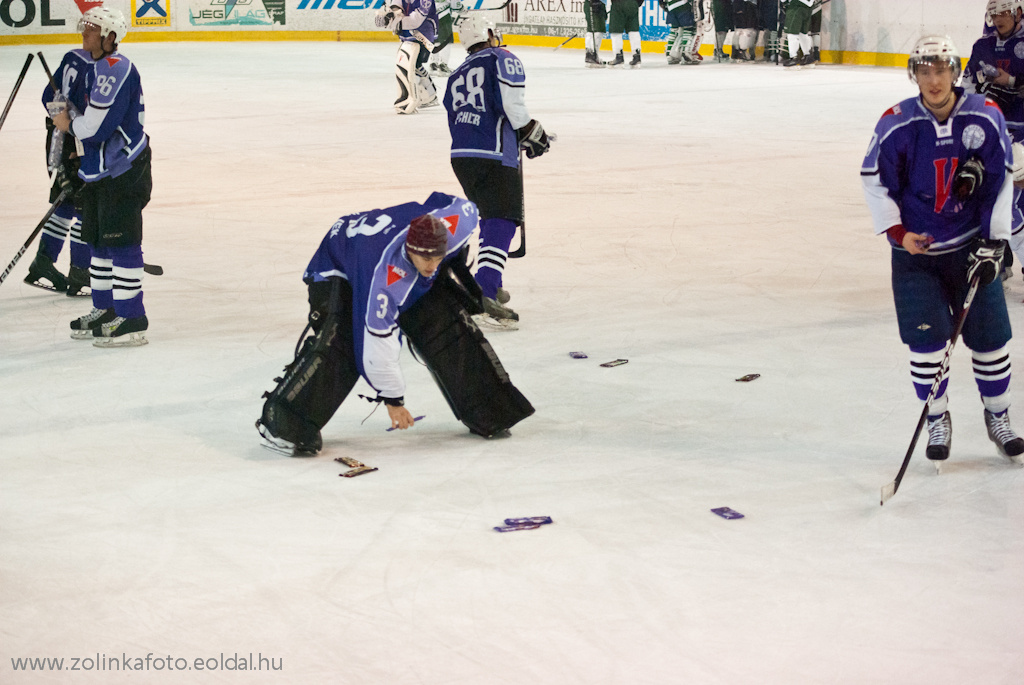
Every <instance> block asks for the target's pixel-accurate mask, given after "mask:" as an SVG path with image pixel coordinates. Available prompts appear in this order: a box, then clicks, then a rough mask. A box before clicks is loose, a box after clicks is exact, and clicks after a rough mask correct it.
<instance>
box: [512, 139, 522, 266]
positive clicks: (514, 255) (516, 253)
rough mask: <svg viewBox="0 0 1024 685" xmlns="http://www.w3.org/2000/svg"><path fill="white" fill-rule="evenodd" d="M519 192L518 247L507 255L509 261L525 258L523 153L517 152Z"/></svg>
mask: <svg viewBox="0 0 1024 685" xmlns="http://www.w3.org/2000/svg"><path fill="white" fill-rule="evenodd" d="M519 192H520V198H521V199H520V203H521V205H522V208H523V220H522V221H520V222H519V247H517V248H516V249H514V250H512V251H511V252H509V253H508V258H509V259H519V258H520V257H525V256H526V182H525V181H524V180H523V151H522V150H521V149H520V150H519Z"/></svg>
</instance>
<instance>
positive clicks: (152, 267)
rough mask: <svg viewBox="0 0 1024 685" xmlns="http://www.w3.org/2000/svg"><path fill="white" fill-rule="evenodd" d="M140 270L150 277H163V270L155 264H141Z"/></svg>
mask: <svg viewBox="0 0 1024 685" xmlns="http://www.w3.org/2000/svg"><path fill="white" fill-rule="evenodd" d="M142 270H143V271H145V272H146V273H147V274H149V275H151V276H163V275H164V268H163V267H162V266H158V265H156V264H143V265H142Z"/></svg>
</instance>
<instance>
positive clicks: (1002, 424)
mask: <svg viewBox="0 0 1024 685" xmlns="http://www.w3.org/2000/svg"><path fill="white" fill-rule="evenodd" d="M985 427H986V428H988V437H989V439H990V440H991V441H992V442H994V443H995V444H996V449H998V450H999V454H1001V455H1003V456H1004V457H1006V458H1007V459H1009V460H1010V461H1012V462H1013V463H1015V464H1022V465H1024V458H1022V456H1021V455H1024V438H1020V437H1018V436H1017V434H1016V433H1014V432H1013V428H1011V427H1010V412H1009V411H1004V412H1003V413H1002V414H993V413H992V412H990V411H989V410H988V409H986V410H985Z"/></svg>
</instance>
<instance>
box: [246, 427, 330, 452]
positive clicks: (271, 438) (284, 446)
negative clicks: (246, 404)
mask: <svg viewBox="0 0 1024 685" xmlns="http://www.w3.org/2000/svg"><path fill="white" fill-rule="evenodd" d="M256 430H258V431H259V432H260V445H262V446H263V447H265V448H267V449H268V450H270V451H271V452H277V453H278V454H283V455H285V456H286V457H313V456H316V453H317V452H319V451H320V450H321V449H322V448H323V442H322V441H321V438H320V434H319V433H317V437H316V442H315V444H312V445H303V446H299V445H296V444H295V443H294V442H290V441H288V440H285V439H284V438H279V437H277V436H276V435H274V434H273V433H271V432H270V429H269V428H267V427H266V426H264V425H263V421H262V420H261V419H256Z"/></svg>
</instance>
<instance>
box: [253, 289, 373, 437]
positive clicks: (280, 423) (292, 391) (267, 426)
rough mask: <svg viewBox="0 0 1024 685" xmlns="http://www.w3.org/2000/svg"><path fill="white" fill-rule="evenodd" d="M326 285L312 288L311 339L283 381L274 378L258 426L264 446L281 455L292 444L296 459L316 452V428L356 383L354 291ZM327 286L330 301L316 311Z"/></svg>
mask: <svg viewBox="0 0 1024 685" xmlns="http://www.w3.org/2000/svg"><path fill="white" fill-rule="evenodd" d="M330 281H331V283H330V286H326V285H325V284H323V283H313V284H310V287H309V289H310V297H309V299H310V303H311V305H313V311H312V312H311V313H310V320H311V323H312V325H313V327H314V335H311V336H309V337H307V338H306V339H305V340H304V341H303V343H302V345H301V348H300V350H299V352H298V354H297V355H296V356H295V359H294V361H292V363H291V364H289V365H288V366H286V367H285V373H284V376H282V377H281V378H279V379H277V381H278V384H277V387H276V388H274V390H272V391H271V392H269V393H266V394H264V397H266V398H267V401H266V402H265V403H264V405H263V413H262V415H261V416H260V420H259V421H257V422H256V426H257V428H258V429H259V431H260V434H261V435H263V436H264V438H265V439H266V440H267V441H268V442H270V443H275V444H276V445H277V449H280V451H285V452H287V447H285V449H281V447H282V444H283V445H284V446H287V445H288V444H291V445H293V446H294V449H293V454H294V455H296V456H308V455H312V454H316V453H317V452H319V451H320V449H321V447H323V441H322V439H321V437H320V429H321V428H323V427H324V426H325V425H327V422H328V421H330V420H331V417H332V416H334V413H335V412H336V411H337V410H338V407H340V406H341V403H342V401H344V399H345V398H346V397H347V396H348V394H349V392H351V390H352V388H353V387H354V386H355V384H356V381H358V380H359V371H358V370H357V369H356V363H355V347H354V344H353V334H352V288H351V287H350V286H349V284H348V282H347V281H345V280H343V279H340V278H332V279H330ZM326 287H330V289H331V292H330V297H329V298H327V303H325V305H326V306H325V307H324V308H323V309H320V308H318V306H317V304H318V303H320V302H323V299H324V298H323V297H322V296H321V293H323V290H324V288H326ZM317 291H319V292H317ZM266 433H270V436H268V435H267V434H266Z"/></svg>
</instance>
